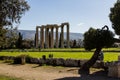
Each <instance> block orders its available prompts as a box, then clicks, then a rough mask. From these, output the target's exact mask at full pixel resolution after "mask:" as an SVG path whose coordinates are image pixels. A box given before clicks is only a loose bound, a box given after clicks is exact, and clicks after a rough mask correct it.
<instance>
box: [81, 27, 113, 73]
mask: <svg viewBox="0 0 120 80" xmlns="http://www.w3.org/2000/svg"><path fill="white" fill-rule="evenodd" d="M105 28H106V29H105ZM113 43H114V34H113V33H112V32H111V31H109V28H108V27H107V26H104V27H103V28H102V29H94V28H90V29H89V30H88V31H87V32H85V33H84V47H85V49H86V50H92V49H96V50H95V52H94V54H93V56H92V57H91V59H90V60H88V61H87V62H86V63H85V64H83V65H82V67H81V69H80V72H87V73H89V68H90V67H91V66H92V65H94V63H95V62H96V60H97V59H98V56H99V53H100V52H101V50H102V48H103V47H110V46H111V45H112V44H113Z"/></svg>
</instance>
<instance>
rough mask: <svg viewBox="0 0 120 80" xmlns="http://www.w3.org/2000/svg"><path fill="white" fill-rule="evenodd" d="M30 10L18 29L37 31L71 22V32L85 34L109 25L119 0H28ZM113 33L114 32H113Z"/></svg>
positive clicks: (23, 17)
mask: <svg viewBox="0 0 120 80" xmlns="http://www.w3.org/2000/svg"><path fill="white" fill-rule="evenodd" d="M27 1H28V4H29V5H30V7H31V8H30V10H29V11H28V12H26V13H25V14H24V15H23V16H22V19H21V23H20V24H19V27H18V29H21V30H35V29H36V26H41V25H47V24H58V25H60V24H61V23H64V22H69V24H70V32H75V33H84V32H85V31H87V30H88V29H89V28H90V27H93V28H102V27H103V26H104V25H108V26H109V28H110V30H112V28H111V22H110V20H109V13H110V8H111V7H113V6H114V3H115V2H116V1H117V0H27ZM112 31H113V30H112Z"/></svg>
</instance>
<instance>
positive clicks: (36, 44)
mask: <svg viewBox="0 0 120 80" xmlns="http://www.w3.org/2000/svg"><path fill="white" fill-rule="evenodd" d="M35 37H36V41H35V42H36V43H35V46H36V48H38V27H36V35H35Z"/></svg>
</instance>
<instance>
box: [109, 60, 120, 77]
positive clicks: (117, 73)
mask: <svg viewBox="0 0 120 80" xmlns="http://www.w3.org/2000/svg"><path fill="white" fill-rule="evenodd" d="M108 76H109V77H117V78H120V61H115V62H111V63H110V64H109V67H108Z"/></svg>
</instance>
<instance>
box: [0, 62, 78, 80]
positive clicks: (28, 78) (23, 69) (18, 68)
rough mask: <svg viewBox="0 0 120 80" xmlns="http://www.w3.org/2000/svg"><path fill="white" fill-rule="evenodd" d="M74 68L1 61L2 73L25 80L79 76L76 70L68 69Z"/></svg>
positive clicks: (0, 72)
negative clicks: (12, 63) (11, 63)
mask: <svg viewBox="0 0 120 80" xmlns="http://www.w3.org/2000/svg"><path fill="white" fill-rule="evenodd" d="M70 69H73V68H63V67H51V66H47V67H46V66H43V67H38V65H35V64H26V65H10V64H7V63H0V74H1V75H6V76H13V77H17V78H22V79H24V80H55V79H59V78H64V77H71V76H72V77H79V75H78V74H76V71H74V72H71V71H68V70H70Z"/></svg>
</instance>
